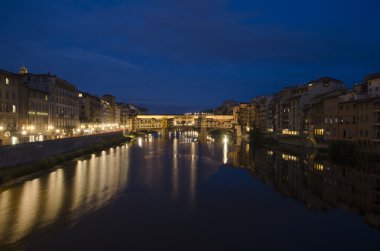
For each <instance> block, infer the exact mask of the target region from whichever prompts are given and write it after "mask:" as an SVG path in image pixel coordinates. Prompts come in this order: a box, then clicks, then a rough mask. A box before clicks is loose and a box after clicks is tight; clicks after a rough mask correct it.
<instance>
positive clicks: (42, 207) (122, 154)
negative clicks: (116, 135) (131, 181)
mask: <svg viewBox="0 0 380 251" xmlns="http://www.w3.org/2000/svg"><path fill="white" fill-rule="evenodd" d="M128 151H129V150H128V148H127V147H125V146H123V147H119V148H117V149H112V150H110V151H109V152H106V151H103V152H102V153H101V154H100V155H99V156H97V155H95V154H92V155H91V157H90V158H89V159H84V160H77V161H76V162H75V164H74V166H70V165H69V166H66V168H61V169H57V170H55V171H52V172H51V173H49V174H47V175H46V176H44V177H41V178H37V179H33V180H30V181H26V182H24V183H22V184H20V185H18V186H15V187H12V188H9V189H7V190H4V191H2V192H0V249H1V245H5V244H9V243H15V242H17V241H18V240H20V239H22V238H24V237H25V236H27V235H28V234H30V233H32V232H33V231H34V230H38V229H41V228H42V227H44V226H48V225H50V224H53V223H55V222H57V221H59V220H64V221H68V222H75V221H76V220H77V219H78V218H79V217H81V216H82V215H84V214H85V213H88V212H90V211H94V210H96V209H98V208H100V207H102V206H104V205H106V204H107V203H109V202H110V201H111V200H112V199H113V198H114V197H115V196H116V195H117V194H118V193H119V192H120V191H122V190H123V189H124V188H125V187H126V185H127V180H128V171H129V154H128ZM119 163H122V164H119ZM66 176H67V177H70V179H66V178H65V177H66Z"/></svg>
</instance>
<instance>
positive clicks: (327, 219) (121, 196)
mask: <svg viewBox="0 0 380 251" xmlns="http://www.w3.org/2000/svg"><path fill="white" fill-rule="evenodd" d="M301 150H302V149H301ZM301 150H300V149H297V148H294V149H290V148H285V147H283V148H276V149H263V148H262V149H255V148H254V147H252V146H250V145H249V144H246V143H241V144H238V145H237V144H234V143H228V142H219V143H218V142H210V143H200V142H191V140H186V139H161V138H152V137H149V138H140V139H138V140H136V141H134V142H132V143H127V144H125V145H121V146H118V147H114V148H110V149H108V150H106V151H102V152H100V153H96V154H92V155H89V156H85V157H83V158H80V159H77V160H73V161H70V162H67V163H65V164H63V165H60V166H57V167H55V168H54V169H53V170H51V171H50V172H48V173H46V174H44V175H40V176H39V177H36V178H33V179H30V180H27V181H25V182H22V183H20V184H17V185H15V186H13V187H10V188H7V189H4V190H1V191H0V249H1V250H2V249H11V250H12V249H16V250H153V249H158V250H161V249H166V250H268V249H277V250H380V166H379V164H378V163H371V162H360V161H359V162H358V163H357V164H356V165H354V166H351V167H346V166H337V165H334V164H331V163H330V162H329V160H328V158H327V157H324V156H320V155H318V154H316V153H313V152H304V151H301Z"/></svg>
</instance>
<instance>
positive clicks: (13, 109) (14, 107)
mask: <svg viewBox="0 0 380 251" xmlns="http://www.w3.org/2000/svg"><path fill="white" fill-rule="evenodd" d="M12 113H16V106H15V105H12Z"/></svg>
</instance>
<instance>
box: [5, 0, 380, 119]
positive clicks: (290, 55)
mask: <svg viewBox="0 0 380 251" xmlns="http://www.w3.org/2000/svg"><path fill="white" fill-rule="evenodd" d="M379 11H380V1H378V0H373V1H372V0H362V1H359V0H358V1H349V0H346V1H331V0H329V1H327V0H319V1H305V0H303V1H300V0H297V1H292V0H289V1H284V0H277V1H275V0H259V1H255V0H231V1H227V0H182V1H181V0H131V1H121V0H91V1H90V0H86V1H79V0H34V1H30V0H25V1H21V0H12V1H5V0H4V1H1V5H0V18H1V22H0V31H1V35H0V68H1V69H5V70H9V71H17V70H18V68H19V66H20V65H21V64H22V63H24V64H25V65H26V66H27V67H28V68H29V71H30V72H33V73H46V72H52V73H54V74H57V75H59V76H60V77H62V78H64V79H66V80H69V81H71V82H73V83H74V84H76V85H77V86H78V88H79V89H81V90H85V91H88V92H91V93H94V94H98V95H100V94H103V93H111V94H115V95H116V96H117V98H118V100H119V101H126V102H130V103H134V104H139V105H142V106H145V107H147V108H149V109H150V110H151V111H152V112H191V111H194V110H198V109H204V108H210V107H215V106H217V105H219V103H221V102H222V101H223V100H226V99H234V100H237V101H248V100H249V99H250V98H252V97H254V96H257V95H265V94H270V93H272V92H274V91H276V90H278V89H280V88H281V87H284V86H288V85H294V84H299V83H305V82H307V81H309V80H312V79H315V78H318V77H322V76H325V75H328V76H331V77H335V78H338V79H341V80H343V81H344V82H345V83H346V84H348V85H352V83H354V82H357V81H360V80H361V79H362V77H363V76H364V75H366V74H369V73H373V72H379V71H380V32H379V27H380V16H379Z"/></svg>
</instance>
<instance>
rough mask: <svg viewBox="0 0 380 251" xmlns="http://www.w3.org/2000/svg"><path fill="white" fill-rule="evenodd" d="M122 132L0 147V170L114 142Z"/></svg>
mask: <svg viewBox="0 0 380 251" xmlns="http://www.w3.org/2000/svg"><path fill="white" fill-rule="evenodd" d="M122 135H123V133H122V132H110V133H102V134H96V135H88V136H82V137H73V138H65V139H55V140H47V141H42V142H33V143H25V144H18V145H7V146H0V168H3V167H7V166H15V165H21V164H27V163H31V162H34V161H38V160H41V159H43V158H47V157H49V156H52V155H56V154H62V153H66V152H70V151H73V150H76V149H79V148H83V147H87V146H90V145H93V144H97V143H102V142H106V141H110V140H116V139H119V138H120V137H122Z"/></svg>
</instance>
